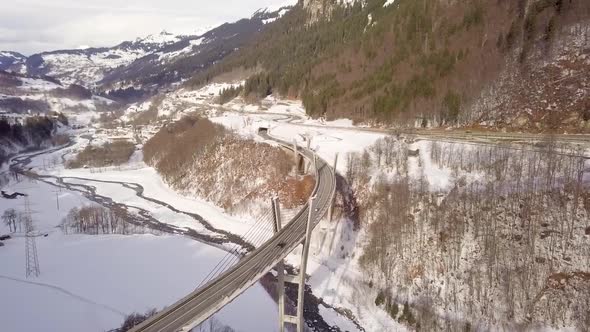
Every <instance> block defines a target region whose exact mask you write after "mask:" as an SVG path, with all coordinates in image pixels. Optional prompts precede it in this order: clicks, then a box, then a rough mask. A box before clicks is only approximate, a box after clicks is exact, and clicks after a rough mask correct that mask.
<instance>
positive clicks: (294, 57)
mask: <svg viewBox="0 0 590 332" xmlns="http://www.w3.org/2000/svg"><path fill="white" fill-rule="evenodd" d="M589 19H590V2H588V1H584V0H571V1H570V0H568V1H563V0H518V1H497V0H466V1H447V0H395V1H391V0H387V1H386V0H366V1H337V0H301V1H299V3H298V4H297V5H296V6H295V7H294V8H293V9H292V10H291V11H290V12H289V13H287V14H286V15H284V17H282V18H281V19H279V20H277V21H275V22H273V24H271V25H269V27H268V28H267V29H265V30H264V31H263V32H262V33H261V34H260V35H259V36H257V38H256V39H255V41H254V42H253V43H252V44H250V45H248V46H247V47H244V48H242V49H241V50H240V51H239V52H237V53H234V54H232V55H231V56H228V57H226V58H225V59H224V60H223V61H221V62H220V63H219V64H217V65H216V66H214V67H213V68H211V69H209V70H208V71H206V72H204V73H202V74H200V75H197V76H195V77H194V78H193V79H192V80H191V81H190V82H189V83H188V85H189V86H200V85H202V84H204V83H205V82H207V81H208V80H209V79H210V78H211V77H215V76H216V75H220V74H223V73H227V72H231V71H232V70H235V69H237V68H256V69H257V74H256V75H254V76H252V77H250V78H249V79H248V80H247V82H246V85H245V87H244V93H245V94H246V95H250V96H256V97H259V98H263V97H265V96H266V95H267V94H268V93H276V94H280V95H283V96H288V97H296V98H300V99H302V100H303V102H304V105H305V107H306V110H307V112H308V113H309V114H310V115H312V116H316V117H319V116H323V117H327V118H341V117H348V118H351V119H353V120H355V121H358V122H365V123H373V124H375V123H379V124H394V125H403V126H406V125H407V126H429V127H430V126H457V125H461V126H484V127H492V128H507V129H514V130H516V129H518V130H531V131H550V130H567V131H569V132H572V131H587V130H590V122H589V121H590V110H589V108H590V105H589V104H588V99H589V97H588V92H587V91H588V88H587V87H588V85H589V84H590V78H589V77H588V75H584V73H585V72H588V71H590V63H589V61H588V58H589V57H590V42H589V40H590V38H589V35H590V32H589V29H590V23H589V22H590V21H589ZM260 69H263V70H260Z"/></svg>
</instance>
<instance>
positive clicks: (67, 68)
mask: <svg viewBox="0 0 590 332" xmlns="http://www.w3.org/2000/svg"><path fill="white" fill-rule="evenodd" d="M181 39H182V38H181V37H179V36H176V35H173V34H170V33H168V32H165V31H163V32H161V33H160V34H157V35H149V36H147V37H145V38H138V39H136V40H134V41H128V42H123V43H121V44H119V45H117V46H114V47H110V48H88V49H79V50H63V51H53V52H46V53H40V54H35V55H33V56H31V57H29V59H27V71H28V72H29V74H35V75H49V76H52V77H56V78H58V79H59V80H61V81H62V82H63V83H65V84H74V83H75V84H82V85H85V86H91V85H93V84H94V83H96V82H98V81H100V80H101V79H102V78H103V77H104V75H105V73H107V72H108V71H110V70H113V69H115V68H118V67H121V66H127V65H129V64H130V63H132V62H133V61H135V60H137V59H138V58H141V57H143V56H146V55H148V54H151V53H153V52H155V51H158V50H161V49H163V48H164V47H166V46H168V45H171V44H174V43H176V42H178V41H180V40H181Z"/></svg>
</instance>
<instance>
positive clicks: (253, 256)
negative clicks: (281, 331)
mask: <svg viewBox="0 0 590 332" xmlns="http://www.w3.org/2000/svg"><path fill="white" fill-rule="evenodd" d="M261 136H263V138H266V139H267V140H273V141H275V142H277V143H279V144H281V145H283V146H285V147H287V148H291V149H292V147H291V146H290V144H289V143H287V142H284V141H281V140H278V139H275V138H272V137H270V136H269V135H268V134H266V133H261ZM298 152H299V153H300V154H301V155H303V156H304V157H305V158H306V159H307V160H308V161H310V162H312V161H313V160H314V158H317V159H316V165H317V169H316V170H315V171H316V186H315V188H314V191H313V193H312V195H313V196H315V197H316V199H315V201H314V207H313V211H311V216H312V221H313V223H314V224H313V226H316V225H317V223H318V222H319V221H320V220H321V218H322V217H323V216H324V215H325V214H326V212H327V211H328V207H329V205H330V204H331V202H332V198H333V197H334V194H335V192H336V177H335V173H334V170H333V169H332V168H331V167H330V166H329V165H328V164H327V163H326V161H324V160H322V159H321V158H319V157H317V156H315V155H314V152H313V151H311V150H307V149H304V148H298ZM309 212H310V211H309V206H308V205H305V206H304V207H303V209H302V210H301V211H299V213H298V214H297V215H296V216H295V217H294V218H293V220H291V221H290V222H289V223H288V224H286V225H284V226H283V228H282V229H281V231H280V232H278V233H277V234H275V235H274V236H273V237H272V238H271V239H269V240H268V241H267V242H266V243H264V244H263V245H262V246H261V247H260V248H258V249H256V250H255V251H253V252H252V253H250V254H249V255H247V256H246V257H244V258H243V259H241V260H240V261H239V262H238V263H237V264H236V265H234V266H233V267H231V268H230V269H229V270H227V271H226V272H224V273H223V274H221V275H220V276H219V277H217V278H216V279H214V280H212V281H210V282H209V283H207V284H205V285H204V286H203V287H201V288H199V289H197V290H195V291H194V292H193V293H191V294H189V295H187V296H186V297H184V298H183V299H181V300H180V301H178V302H176V303H174V304H173V305H171V306H169V307H167V308H166V309H164V310H163V311H161V312H160V313H158V314H157V315H156V316H154V317H152V318H150V319H148V320H146V321H145V322H143V323H142V324H140V325H138V326H137V327H135V328H133V329H132V330H131V331H132V332H157V331H158V332H159V331H167V332H168V331H189V330H190V329H192V328H193V327H195V326H197V325H199V324H200V323H202V322H203V321H205V320H206V319H207V318H209V317H210V316H212V315H213V314H214V313H216V312H217V311H219V310H220V309H221V308H223V307H224V306H225V305H227V304H228V303H230V302H231V301H232V300H233V299H235V298H236V297H238V296H239V295H240V294H241V293H243V292H244V291H245V290H247V289H248V288H249V287H251V286H252V285H253V284H255V283H256V282H257V281H258V280H259V279H260V278H261V277H262V276H264V275H265V274H266V273H268V272H269V271H270V270H272V269H273V268H274V267H275V265H276V264H277V263H278V262H279V261H281V260H282V259H284V258H285V257H286V256H287V255H288V254H289V253H290V252H292V251H293V250H294V249H295V248H296V247H297V246H298V245H299V244H300V243H301V242H302V241H303V239H304V238H305V231H306V226H307V218H308V215H309Z"/></svg>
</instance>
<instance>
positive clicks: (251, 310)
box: [0, 233, 276, 332]
mask: <svg viewBox="0 0 590 332" xmlns="http://www.w3.org/2000/svg"><path fill="white" fill-rule="evenodd" d="M37 248H38V252H39V260H40V269H41V276H40V277H39V278H35V279H25V278H23V262H24V258H23V255H24V238H15V239H12V240H9V241H6V246H5V247H3V248H2V250H1V251H0V264H2V272H0V292H1V293H2V294H3V298H5V299H10V301H0V310H2V313H3V315H2V316H3V319H2V328H3V330H5V331H41V330H45V331H97V332H98V331H105V330H110V329H113V328H115V327H117V326H120V324H121V323H122V321H123V319H124V316H125V315H127V314H129V313H132V312H145V311H146V310H148V309H150V308H153V307H156V308H158V309H161V308H163V307H165V306H167V305H169V304H171V303H173V302H174V301H176V300H178V299H180V298H182V297H183V296H185V295H186V294H188V293H190V292H191V291H192V290H194V288H195V287H196V285H197V284H198V281H199V280H201V279H203V278H204V277H205V276H206V275H207V273H208V272H209V271H210V270H211V269H212V268H213V267H214V266H215V265H216V264H217V262H218V261H219V260H220V259H221V258H222V257H223V256H224V255H225V252H223V251H221V250H219V249H215V248H213V247H210V246H206V245H203V244H201V243H199V242H196V241H193V240H190V239H187V238H182V237H179V236H154V235H134V236H122V235H109V236H89V235H62V234H59V233H57V234H52V235H50V236H49V237H40V238H38V239H37ZM163 271H166V273H162V272H163ZM6 277H8V278H12V279H7V278H6ZM31 281H32V282H35V283H37V284H30V283H27V282H31ZM253 303H256V305H252V304H253ZM275 312H276V305H275V304H274V302H273V301H272V300H271V299H270V298H269V297H268V295H267V294H266V292H265V291H264V290H263V289H262V288H261V287H260V286H255V287H253V288H251V289H250V290H248V291H247V292H245V293H244V294H243V296H240V297H239V298H238V299H236V300H235V301H234V302H232V303H231V304H230V305H228V306H226V307H225V308H224V309H223V310H222V311H221V312H220V313H219V314H217V316H216V317H217V318H218V319H220V320H221V321H222V322H224V323H225V324H229V325H230V326H234V327H235V328H236V330H241V331H254V330H256V331H274V329H275V327H276V323H275V322H276V317H273V315H276V314H275ZM23 314H25V315H26V317H30V318H33V317H34V319H23ZM263 315H264V316H265V317H269V319H266V320H260V319H257V317H261V316H263ZM273 318H274V319H273Z"/></svg>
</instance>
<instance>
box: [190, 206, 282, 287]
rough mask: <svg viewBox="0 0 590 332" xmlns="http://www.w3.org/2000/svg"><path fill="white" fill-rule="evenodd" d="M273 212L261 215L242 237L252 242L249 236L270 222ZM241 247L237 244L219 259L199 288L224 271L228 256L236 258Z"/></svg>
mask: <svg viewBox="0 0 590 332" xmlns="http://www.w3.org/2000/svg"><path fill="white" fill-rule="evenodd" d="M271 212H272V211H269V210H267V211H266V212H265V213H263V214H262V215H260V216H259V217H258V220H257V221H256V222H254V223H253V225H252V226H251V227H250V229H249V230H248V231H247V232H246V233H245V234H244V235H243V236H242V239H244V241H246V242H250V241H248V238H250V237H252V236H253V234H257V233H258V231H259V228H260V226H261V225H263V224H264V223H268V222H269V220H270V219H269V218H272V216H271ZM239 249H243V247H242V246H241V245H238V244H235V246H234V248H232V249H231V250H229V251H228V252H227V253H226V255H225V256H224V257H223V258H222V259H221V261H219V263H217V265H216V266H215V267H214V268H213V270H211V271H210V272H209V274H208V275H207V276H206V277H205V278H204V279H203V280H202V281H201V283H199V285H198V286H197V288H198V287H200V286H201V285H202V284H204V283H206V282H208V281H209V280H211V279H212V278H213V277H214V276H217V275H218V271H223V268H225V266H227V264H228V258H236V255H238V250H239ZM230 261H233V259H230Z"/></svg>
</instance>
